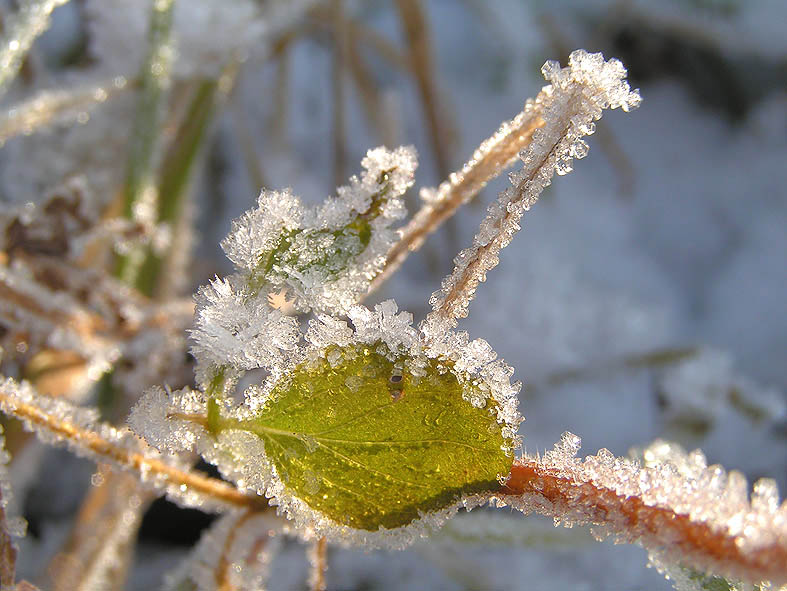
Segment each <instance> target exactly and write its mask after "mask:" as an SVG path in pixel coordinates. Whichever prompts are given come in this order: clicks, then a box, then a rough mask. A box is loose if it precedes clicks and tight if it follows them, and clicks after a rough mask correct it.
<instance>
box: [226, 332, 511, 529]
mask: <svg viewBox="0 0 787 591" xmlns="http://www.w3.org/2000/svg"><path fill="white" fill-rule="evenodd" d="M388 353H389V351H388V350H387V348H386V347H385V346H384V345H381V344H377V345H372V346H363V345H356V344H353V345H349V346H346V347H343V348H340V347H336V346H333V347H331V348H330V349H329V350H328V351H327V354H326V357H327V358H328V359H329V360H330V361H329V360H326V359H324V358H320V359H318V360H316V361H305V362H303V363H301V364H300V365H298V366H297V367H296V368H295V370H294V371H293V372H292V373H291V374H290V375H289V376H288V377H287V378H286V379H284V380H282V381H281V382H280V383H279V384H277V385H276V386H275V387H274V388H273V390H272V392H271V395H270V397H269V399H268V402H267V403H266V404H265V406H264V407H263V408H262V410H261V412H259V414H258V415H257V416H256V417H254V418H251V419H246V420H239V419H230V418H227V419H224V420H223V424H222V427H221V428H222V429H242V430H245V431H250V432H253V433H254V434H256V435H257V436H258V437H259V438H260V439H261V440H262V441H263V443H264V447H265V455H266V456H267V457H268V459H269V460H270V462H271V463H272V464H273V466H274V467H275V469H276V472H277V473H278V476H279V478H280V479H281V481H282V483H283V484H284V487H285V489H286V490H287V492H288V493H289V494H291V495H292V496H293V497H296V498H298V499H300V500H301V501H303V502H305V503H306V504H307V505H308V506H309V507H310V508H311V509H313V510H315V511H318V512H320V513H322V514H323V515H325V516H327V517H328V518H330V519H331V520H332V521H334V522H336V523H337V524H341V525H347V526H350V527H352V528H354V529H361V530H369V531H377V530H378V529H379V528H380V527H384V528H389V529H390V528H396V527H400V526H404V525H407V524H409V523H410V522H412V521H413V520H415V519H418V518H419V517H420V516H421V515H422V514H425V513H429V512H432V511H436V510H439V509H442V508H446V507H448V506H451V505H452V504H454V503H455V502H456V501H457V500H458V499H459V498H460V497H461V496H462V495H466V494H473V493H479V492H483V491H488V490H494V489H496V488H498V487H499V480H500V478H501V477H505V476H507V475H508V474H509V472H510V469H511V464H512V461H513V460H512V456H511V455H510V453H507V452H506V451H505V450H509V449H510V448H511V441H509V440H507V439H506V438H505V437H504V435H503V428H502V426H501V425H500V424H499V423H498V422H497V418H496V417H497V403H496V402H495V401H494V400H493V399H492V398H489V399H488V400H487V403H486V404H487V406H486V408H477V407H475V406H473V405H471V404H470V403H469V402H467V400H466V399H464V398H463V391H464V392H465V396H467V395H468V393H467V390H468V389H471V390H479V387H478V386H477V385H474V384H472V383H470V382H465V383H464V384H462V383H460V381H459V379H458V378H457V376H456V375H455V374H454V373H453V363H452V362H450V361H445V360H437V359H426V358H423V359H421V360H419V361H423V363H424V364H425V365H421V366H420V367H419V369H416V370H412V371H411V365H412V363H411V362H412V358H408V357H406V356H399V357H394V356H393V355H390V354H388ZM386 354H388V355H386ZM389 357H392V358H393V360H392V359H391V358H389ZM415 374H418V375H415ZM418 376H422V377H418ZM471 394H472V393H471ZM476 394H478V395H481V393H480V392H477V393H476Z"/></svg>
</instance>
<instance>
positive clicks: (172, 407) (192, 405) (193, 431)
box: [127, 386, 207, 453]
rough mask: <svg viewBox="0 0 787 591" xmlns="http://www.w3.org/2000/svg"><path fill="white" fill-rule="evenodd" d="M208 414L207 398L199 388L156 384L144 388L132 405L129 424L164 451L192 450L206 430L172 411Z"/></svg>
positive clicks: (154, 445)
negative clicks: (168, 387)
mask: <svg viewBox="0 0 787 591" xmlns="http://www.w3.org/2000/svg"><path fill="white" fill-rule="evenodd" d="M175 413H177V414H181V415H199V416H205V415H206V414H207V402H206V401H205V396H204V394H202V392H198V391H195V390H191V389H190V388H183V389H182V390H178V391H177V392H169V391H165V390H164V389H163V388H161V387H159V386H155V387H153V388H150V389H149V390H147V391H146V392H145V393H144V394H143V395H142V396H141V397H140V399H139V400H138V401H137V403H136V404H135V405H134V408H132V409H131V413H130V414H129V417H128V421H127V422H128V426H129V427H131V430H132V431H134V432H135V433H136V434H137V435H139V436H140V437H142V438H143V439H145V441H147V442H148V443H149V444H150V445H152V446H153V447H155V448H156V449H158V450H159V451H160V452H163V453H167V452H169V453H177V452H180V451H191V450H192V449H194V446H195V444H196V443H197V440H198V439H199V438H200V437H202V436H204V435H205V430H204V429H203V428H202V427H201V426H200V425H197V424H196V423H194V422H193V421H187V420H185V419H178V418H177V417H175V416H173V414H175Z"/></svg>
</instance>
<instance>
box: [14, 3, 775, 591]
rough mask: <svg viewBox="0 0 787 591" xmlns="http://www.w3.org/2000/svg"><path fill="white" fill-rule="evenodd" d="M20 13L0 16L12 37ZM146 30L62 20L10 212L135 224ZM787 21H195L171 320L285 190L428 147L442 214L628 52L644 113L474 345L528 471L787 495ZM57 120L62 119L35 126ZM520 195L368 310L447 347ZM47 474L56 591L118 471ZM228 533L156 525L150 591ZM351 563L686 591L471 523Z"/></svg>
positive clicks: (583, 168)
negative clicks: (559, 83)
mask: <svg viewBox="0 0 787 591" xmlns="http://www.w3.org/2000/svg"><path fill="white" fill-rule="evenodd" d="M19 4H23V3H22V2H21V0H20V2H12V1H9V0H5V1H4V2H2V3H0V6H1V7H2V8H0V18H2V22H3V23H4V24H6V23H8V22H9V20H8V19H7V15H13V14H14V12H15V11H17V10H18V9H19V6H18V5H19ZM148 15H149V3H148V2H144V1H142V0H134V1H129V0H72V1H71V2H69V3H66V4H64V5H63V6H61V7H59V8H57V9H55V10H54V12H53V14H52V21H51V27H50V28H49V30H47V31H46V32H45V33H43V34H42V35H41V36H40V37H39V38H38V39H37V40H36V41H35V43H34V44H33V46H32V49H31V50H30V52H29V54H28V55H27V57H26V58H25V60H24V62H23V63H22V64H21V69H20V73H19V76H18V77H17V79H16V80H15V81H14V82H13V84H12V85H11V86H10V87H9V88H8V90H7V92H6V93H5V96H4V97H3V98H2V100H3V104H4V109H3V111H4V113H5V114H4V117H5V119H4V121H3V122H0V140H2V142H3V145H2V148H0V199H2V201H4V202H6V203H13V204H23V203H26V202H31V201H32V202H35V201H38V200H40V199H41V198H42V196H43V195H44V194H46V193H47V192H48V191H51V190H52V189H53V188H56V187H58V186H61V185H62V184H63V183H64V182H65V181H66V180H67V179H69V178H72V177H74V176H75V175H79V176H80V177H82V178H83V180H84V183H85V184H86V187H87V188H88V190H89V192H90V194H91V195H92V198H93V200H94V203H95V204H96V207H97V208H98V210H99V211H101V212H108V211H113V210H114V211H117V209H118V205H117V204H118V202H119V200H120V199H121V197H120V196H121V194H122V192H123V189H122V187H123V184H124V179H126V180H127V175H128V168H129V162H130V160H129V155H128V154H129V138H130V137H133V135H134V129H135V125H138V124H139V119H138V118H137V116H138V102H139V100H138V99H139V95H140V88H141V81H140V79H139V75H138V73H139V71H140V67H141V65H142V63H143V60H144V59H145V54H146V51H147V49H146V48H147V47H148V42H147V40H146V39H147V34H148V33H147V30H148ZM785 23H787V4H785V3H784V2H783V0H750V1H744V0H665V1H663V2H658V3H655V2H646V1H636V0H615V1H604V0H593V1H582V2H580V1H569V0H563V1H553V2H545V1H535V0H534V1H524V0H495V1H494V2H481V1H479V0H453V1H450V0H385V1H384V0H371V1H367V2H353V1H350V0H344V1H343V0H333V1H330V2H318V1H303V0H300V1H297V0H296V1H292V2H287V1H281V2H275V1H267V2H266V1H263V0H178V1H176V5H175V9H174V24H173V25H172V33H171V34H172V38H171V40H172V44H171V45H169V44H167V45H166V47H167V48H168V50H169V49H171V50H172V51H174V54H173V55H174V57H173V60H174V61H173V62H172V68H171V80H170V82H169V86H168V94H167V99H166V101H165V103H166V104H165V106H164V114H163V116H162V119H161V125H160V127H159V128H158V133H159V134H160V137H161V138H163V142H162V144H163V145H165V146H169V148H167V149H166V150H165V149H164V148H162V150H164V153H163V154H161V155H159V156H160V159H161V160H162V161H163V162H165V163H169V164H170V165H172V166H174V167H176V168H177V170H178V171H179V175H180V176H179V177H178V178H179V179H180V181H179V182H180V185H177V187H179V188H178V191H179V192H180V193H182V195H183V196H182V200H181V202H182V206H181V209H179V211H180V212H181V213H180V214H179V217H178V219H177V220H176V222H177V223H173V228H175V240H176V241H178V243H179V244H183V245H184V248H185V247H188V249H191V250H190V252H191V256H190V257H189V258H188V259H187V260H183V261H180V262H178V263H177V264H174V263H172V264H171V265H170V266H169V267H167V269H169V271H168V274H167V275H165V276H163V277H161V278H160V281H159V282H157V285H156V286H155V288H154V289H153V290H152V291H151V294H152V295H153V297H165V296H167V297H169V296H171V295H172V294H180V295H181V296H187V295H188V294H190V293H192V292H193V291H194V290H195V289H196V287H197V286H198V285H200V284H202V283H205V282H206V281H207V280H208V279H210V278H211V277H212V276H213V275H215V274H219V275H221V274H225V273H228V272H230V270H231V267H230V264H229V262H228V261H227V260H226V258H225V257H224V256H223V253H222V252H221V250H220V248H219V246H218V243H219V241H220V240H221V239H222V238H223V237H224V236H225V235H226V233H227V232H228V230H229V225H230V221H231V220H232V219H233V218H235V217H237V216H238V215H240V214H241V213H242V212H243V211H245V210H246V209H249V208H250V207H252V206H253V205H254V204H255V202H256V197H257V195H258V194H259V191H260V189H261V187H263V186H264V187H267V188H271V189H280V188H284V187H292V188H293V190H294V192H295V194H297V195H299V196H301V197H302V198H303V199H304V200H305V201H307V202H318V201H320V200H322V199H324V198H325V197H326V196H328V195H330V194H332V192H333V191H334V189H335V187H336V186H337V185H340V184H344V183H345V182H346V179H347V178H348V176H349V175H351V174H355V173H357V172H358V171H359V169H360V164H359V163H360V160H361V158H362V157H363V155H364V154H365V153H366V151H367V150H368V149H369V148H371V147H374V146H377V145H381V144H385V145H388V146H390V147H393V146H396V145H401V144H413V145H415V146H416V148H417V150H418V154H419V162H420V167H419V170H418V173H417V176H416V188H420V187H429V186H436V185H437V184H438V183H439V182H440V181H441V180H442V179H444V178H446V177H447V175H448V174H449V173H450V172H451V171H453V170H457V169H459V168H460V167H461V165H462V164H463V163H464V162H465V161H466V160H467V159H468V158H469V157H470V156H471V155H472V152H473V150H474V149H475V147H476V146H478V144H479V143H480V142H481V141H482V140H484V139H485V138H487V137H489V136H490V135H492V133H494V132H495V131H496V130H497V128H498V126H499V124H500V123H501V122H502V121H504V120H507V119H510V118H512V117H513V116H514V115H515V114H516V113H518V112H519V111H520V110H521V109H522V106H523V104H524V101H525V99H526V98H528V97H534V96H535V95H536V94H537V93H538V91H539V89H540V88H541V86H542V85H543V84H544V82H543V78H542V77H541V75H540V67H541V65H542V64H543V63H544V61H545V60H547V59H559V60H561V61H562V62H563V63H564V64H565V60H566V57H567V55H568V53H569V52H570V51H571V50H573V49H576V48H584V49H587V50H589V51H602V52H603V53H604V55H605V56H606V57H607V58H609V57H617V58H619V59H620V60H621V61H622V62H623V63H624V65H625V66H626V67H627V68H628V71H629V80H630V82H631V85H632V86H633V87H635V88H637V87H638V88H640V91H641V94H642V97H643V99H644V100H643V103H642V105H641V106H640V108H639V109H638V110H636V111H634V112H632V113H630V114H623V113H619V112H612V113H607V114H605V116H604V119H603V120H602V121H600V122H599V124H598V126H597V132H596V134H595V135H594V136H592V137H591V138H589V140H588V143H589V144H590V146H591V150H590V154H589V155H588V157H587V158H585V159H584V160H582V161H579V162H576V163H575V166H574V168H575V170H574V172H573V173H571V174H570V175H568V176H566V177H558V178H556V180H555V181H554V183H553V185H552V186H551V187H550V188H549V189H548V190H547V191H546V192H545V193H544V194H543V195H542V197H541V200H540V202H539V203H538V204H537V205H536V206H535V207H534V208H533V209H532V210H531V211H530V212H529V213H527V214H526V215H525V218H524V220H523V228H522V230H521V232H520V233H519V235H518V236H517V237H516V238H515V240H514V242H513V243H512V244H511V245H510V246H509V247H508V248H507V249H506V250H505V251H504V252H503V255H502V257H501V264H500V266H499V267H498V268H496V269H495V270H493V271H492V272H491V273H490V275H489V278H488V281H487V283H486V284H483V285H482V286H481V287H480V288H479V291H478V296H477V298H476V300H475V301H474V302H473V303H472V305H471V308H470V316H469V318H468V319H467V320H466V321H463V322H462V324H461V326H460V328H462V329H464V330H467V331H468V332H469V333H470V335H471V337H474V338H478V337H481V338H484V339H486V340H488V341H489V342H490V343H491V345H492V346H493V347H494V348H495V350H496V351H497V352H498V353H499V354H500V356H501V357H504V358H505V359H506V361H507V362H508V363H509V364H511V365H512V366H513V367H515V368H516V374H515V376H514V377H515V378H516V379H519V380H521V381H522V382H523V384H524V385H523V388H522V391H521V410H522V412H523V414H524V415H525V417H526V421H525V422H524V423H523V425H522V435H523V439H524V446H525V450H526V451H527V452H532V453H535V452H542V453H543V451H544V450H546V449H549V448H551V447H552V445H553V444H554V443H555V442H556V441H557V440H558V439H559V437H560V434H561V433H562V432H563V431H566V430H568V431H571V432H573V433H576V434H577V435H579V436H581V437H582V439H583V450H584V451H585V452H587V453H594V452H595V451H596V450H597V449H599V448H602V447H606V448H609V449H610V450H611V451H612V452H613V453H615V454H616V455H625V454H627V453H628V452H629V450H630V449H631V448H636V447H642V446H645V445H647V444H648V443H650V442H651V441H653V440H654V439H656V438H658V437H663V438H666V439H669V440H673V441H678V442H679V443H681V444H682V445H684V446H686V447H687V448H689V449H693V448H696V447H700V448H702V449H703V451H704V452H705V453H706V455H707V456H708V460H709V463H721V464H723V465H724V466H725V467H726V468H728V469H737V470H740V471H742V472H744V473H745V474H746V475H747V476H748V477H749V479H750V481H751V480H754V479H756V478H758V477H761V476H769V477H772V478H775V479H776V480H777V481H778V482H779V484H780V487H781V489H782V490H784V489H785V485H787V399H785V395H784V393H785V391H787V363H785V362H786V361H787V313H786V312H785V302H787V271H786V269H787V265H786V264H785V254H786V253H787V231H786V229H787V29H785ZM97 89H100V90H101V91H102V92H103V94H102V93H101V92H97ZM57 92H62V93H63V97H61V98H62V100H61V102H59V103H56V104H57V106H56V107H53V106H51V105H52V104H55V103H53V102H52V101H54V99H55V98H57V97H58V96H60V95H57V94H56V93H57ZM200 93H201V94H200ZM200 97H202V98H200ZM34 98H38V99H40V100H41V101H43V102H44V104H45V105H46V104H48V105H50V107H49V108H48V110H47V109H44V111H45V112H46V113H47V114H46V116H44V117H41V118H40V119H35V118H28V119H23V120H21V122H20V120H19V113H23V112H24V111H23V109H21V107H20V106H21V105H28V104H29V102H28V101H30V100H32V99H34ZM44 99H46V100H44ZM47 101H49V102H47ZM63 105H65V106H63ZM172 146H175V148H172ZM178 146H179V147H180V149H179V151H178V149H176V148H178ZM191 148H193V149H191ZM167 150H168V151H167ZM173 154H174V155H173ZM168 157H170V159H169V160H167V158H168ZM178 158H180V160H179V159H178ZM184 159H185V160H184ZM173 163H174V164H173ZM178 167H179V168H178ZM165 176H166V175H165ZM172 182H175V181H172ZM506 183H507V180H506V179H505V175H503V178H500V179H497V180H496V181H495V182H493V183H490V185H489V186H488V187H487V188H486V189H485V190H484V191H483V192H482V194H481V195H479V197H478V198H477V199H476V201H475V202H473V203H471V204H469V205H467V206H465V207H463V208H462V209H460V210H459V212H458V213H457V215H456V216H455V217H454V218H453V219H452V220H450V222H449V223H447V224H445V226H443V227H442V228H441V229H440V230H439V231H438V232H437V233H435V234H434V235H432V236H431V237H430V238H429V240H428V241H427V243H426V244H425V246H424V247H423V248H422V249H421V250H420V251H419V252H418V253H415V254H413V255H412V256H410V258H409V259H408V260H407V262H406V263H405V265H404V266H403V268H402V269H401V270H400V272H399V273H398V274H397V275H395V276H394V277H393V278H392V279H391V280H390V281H389V282H388V283H386V284H385V285H384V287H383V289H381V290H380V291H379V292H378V293H376V294H374V297H373V298H370V299H369V301H368V302H367V303H374V302H376V301H379V300H382V299H387V298H389V297H393V298H395V299H396V300H397V302H398V304H399V307H400V308H401V309H406V310H409V311H411V312H412V313H413V314H414V316H415V320H416V322H418V321H419V320H421V319H423V317H424V316H425V314H426V312H427V310H428V299H429V295H430V294H431V293H432V291H434V290H435V289H437V288H438V287H439V283H440V279H441V278H442V277H444V276H445V275H446V274H448V273H449V272H450V271H451V270H452V268H453V263H452V258H453V257H454V256H455V255H456V253H457V252H458V251H459V250H460V249H461V248H464V247H466V246H468V245H469V244H470V241H471V239H472V236H473V234H474V233H475V231H476V229H477V227H478V224H479V222H480V221H481V219H482V218H483V215H484V212H485V208H486V204H487V203H488V202H489V201H490V200H492V199H494V197H495V196H496V194H497V192H498V191H500V190H501V189H503V188H504V187H505V186H506ZM409 204H410V207H409V209H410V211H411V212H412V211H415V210H416V209H417V208H418V207H419V197H418V193H417V190H413V191H412V194H411V195H410V196H409ZM113 208H114V209H113ZM190 227H193V231H192V230H190V229H189V228H190ZM184 252H185V250H184ZM184 351H185V345H184ZM119 420H120V421H122V418H119ZM9 440H10V436H9ZM24 445H25V446H39V445H40V444H38V443H37V442H27V443H25V444H24ZM27 453H31V452H27ZM35 457H37V458H38V459H37V460H36V462H37V463H36V464H35V466H36V467H35V468H31V466H33V464H32V463H27V464H26V465H20V463H19V462H15V463H14V464H13V466H12V468H11V471H12V477H14V478H15V479H17V480H18V482H19V483H20V486H19V489H18V490H17V491H16V496H17V502H18V503H19V504H20V510H21V513H22V514H23V515H24V516H25V517H26V518H27V519H28V521H29V533H28V537H27V538H26V539H25V541H24V542H23V543H22V552H21V565H20V571H21V574H22V575H23V576H25V577H27V578H30V579H31V580H38V581H46V580H47V573H48V572H50V573H51V572H52V571H51V569H52V568H53V567H52V560H53V557H55V556H56V555H57V553H58V549H59V548H61V547H62V544H63V543H64V541H65V540H66V539H67V537H68V535H69V531H70V528H71V525H72V523H73V519H74V515H75V513H76V512H77V511H78V510H79V507H80V503H81V502H82V498H83V496H84V494H85V490H86V489H87V488H88V487H89V486H90V482H91V474H92V472H93V470H94V466H93V465H92V464H91V463H89V462H85V461H81V460H77V459H74V458H73V457H71V456H70V455H68V454H67V453H65V452H59V451H53V450H47V451H46V452H41V453H40V454H38V455H37V456H35ZM41 474H46V475H47V476H46V479H45V480H42V479H41V478H40V477H39V476H40V475H41ZM209 521H210V519H209V518H208V517H207V516H204V515H202V514H200V513H198V512H196V511H183V510H180V509H177V508H175V507H174V505H171V504H169V503H166V502H164V501H156V502H154V503H153V505H152V506H151V508H150V509H149V510H148V513H147V515H146V517H145V518H144V519H143V520H142V522H141V527H140V530H139V539H138V545H137V553H136V559H135V562H134V563H133V564H132V565H131V569H130V578H129V582H128V586H127V587H126V588H128V589H152V588H158V586H159V584H160V583H159V581H160V580H161V575H162V573H163V572H166V571H168V570H171V569H172V568H173V566H174V565H176V564H177V563H178V562H179V560H180V559H181V558H182V557H183V556H185V554H186V552H187V551H188V549H189V547H190V546H191V545H193V544H194V543H195V541H196V539H197V538H198V536H199V533H200V531H201V529H202V528H204V527H205V526H206V525H207V524H208V523H209ZM329 564H330V570H329V574H328V584H329V589H353V590H357V591H361V590H370V591H371V590H377V589H380V590H386V589H446V590H454V589H457V590H459V589H490V590H491V589H504V588H505V589H519V588H521V589H543V588H550V589H588V590H595V589H599V590H600V589H627V590H635V589H643V590H644V589H650V590H657V589H669V588H671V587H670V584H669V582H667V581H665V580H664V579H663V577H662V576H661V575H659V574H658V573H657V572H656V571H655V569H648V568H647V555H646V553H645V552H644V551H643V550H641V549H639V548H636V547H627V546H614V545H613V544H612V543H611V542H610V541H606V542H603V543H601V544H599V543H596V542H594V541H593V540H592V536H591V535H590V534H589V533H588V532H585V531H580V530H574V529H569V530H566V529H562V528H561V529H553V528H552V524H551V522H546V521H544V520H540V519H532V518H528V519H524V518H521V517H520V516H518V515H513V514H509V513H508V512H506V511H497V512H486V511H476V512H474V513H473V514H470V515H467V516H462V517H460V518H458V519H457V520H455V521H454V522H452V523H451V524H450V525H449V526H448V527H447V528H446V529H445V530H442V531H441V532H440V533H438V534H437V535H436V536H435V537H434V538H433V539H431V540H429V541H426V542H424V543H423V544H420V545H418V546H416V547H414V548H412V549H410V550H407V551H404V552H397V553H388V552H363V551H357V550H346V549H340V548H332V549H331V550H330V553H329ZM305 565H306V559H305V558H304V548H303V546H302V545H299V544H297V543H295V542H287V543H285V545H284V547H283V548H282V550H281V552H280V554H279V555H278V556H276V557H275V558H274V562H273V567H272V572H271V580H270V588H271V589H274V590H276V589H300V588H305V577H306V566H305ZM42 585H43V588H48V586H47V585H48V584H47V583H42ZM121 588H122V587H121Z"/></svg>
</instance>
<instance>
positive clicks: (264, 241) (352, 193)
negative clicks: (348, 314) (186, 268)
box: [222, 147, 416, 312]
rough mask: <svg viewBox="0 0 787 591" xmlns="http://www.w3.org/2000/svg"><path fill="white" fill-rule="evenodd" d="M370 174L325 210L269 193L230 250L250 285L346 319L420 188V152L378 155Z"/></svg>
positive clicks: (368, 164)
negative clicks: (411, 191)
mask: <svg viewBox="0 0 787 591" xmlns="http://www.w3.org/2000/svg"><path fill="white" fill-rule="evenodd" d="M361 164H362V166H363V168H364V171H363V173H362V174H361V176H360V178H359V177H352V178H351V179H350V184H349V185H347V186H344V187H340V188H339V189H338V190H337V196H336V197H334V198H329V199H327V200H326V201H325V202H324V203H323V204H322V205H320V206H316V207H305V206H304V205H303V204H302V203H301V201H300V199H298V198H297V197H296V196H294V195H293V194H292V193H291V192H290V191H283V192H278V191H263V192H262V194H261V195H260V197H259V200H258V206H257V208H256V209H253V210H251V211H248V212H247V213H245V214H244V215H243V216H241V217H240V218H238V219H237V220H235V222H234V223H233V225H232V231H231V232H230V234H229V235H228V236H227V237H226V238H225V239H224V241H223V242H222V247H223V248H224V251H225V252H226V254H227V257H228V258H229V259H230V260H231V261H232V262H233V263H235V265H236V267H237V269H238V271H239V273H240V274H241V275H242V276H243V277H245V278H246V280H247V281H248V282H249V284H250V285H252V286H253V287H254V288H255V289H258V288H259V287H260V286H262V285H267V286H269V287H272V288H281V287H284V288H287V289H288V290H291V291H292V295H294V296H295V305H296V307H298V308H299V309H301V310H308V309H314V310H316V311H318V312H322V311H339V312H342V311H346V310H347V309H348V308H349V307H350V306H352V305H353V304H355V303H357V301H358V299H359V297H360V296H361V295H362V294H363V293H365V292H366V290H367V289H368V286H369V282H370V281H371V279H372V278H373V277H374V276H375V275H376V274H377V273H378V272H379V271H380V269H381V268H382V265H383V263H384V262H385V254H386V253H387V252H388V249H389V248H390V247H391V245H392V244H393V243H394V241H395V240H396V237H397V235H396V233H395V232H394V230H393V229H392V228H391V226H392V224H393V223H394V222H396V221H398V220H401V219H402V218H403V217H404V214H405V210H404V203H403V201H402V195H403V194H404V192H405V191H406V190H407V188H408V187H410V185H412V183H413V178H414V174H415V167H416V155H415V150H414V149H413V148H412V147H401V148H398V149H396V150H393V151H390V150H387V149H385V148H376V149H374V150H370V151H369V152H368V154H367V155H366V157H365V158H364V159H363V161H362V162H361Z"/></svg>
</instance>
